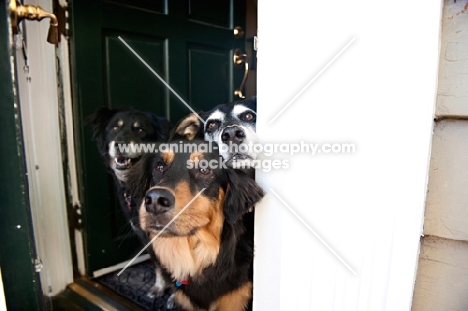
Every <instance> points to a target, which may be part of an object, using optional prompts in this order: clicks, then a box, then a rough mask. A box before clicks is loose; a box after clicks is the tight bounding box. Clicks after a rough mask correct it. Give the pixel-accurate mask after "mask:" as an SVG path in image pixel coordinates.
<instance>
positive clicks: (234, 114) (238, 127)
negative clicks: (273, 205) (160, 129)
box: [172, 97, 258, 169]
mask: <svg viewBox="0 0 468 311" xmlns="http://www.w3.org/2000/svg"><path fill="white" fill-rule="evenodd" d="M256 111H257V98H256V97H252V98H250V99H246V100H240V101H234V102H231V103H226V104H221V105H218V106H216V107H214V108H213V109H211V110H209V111H206V112H200V113H198V114H194V113H192V114H190V115H188V116H186V117H185V118H183V119H181V120H180V121H179V122H178V123H177V124H176V126H175V127H174V133H173V134H172V136H174V137H177V135H178V136H179V137H183V138H185V139H187V140H192V139H194V138H198V139H203V140H205V141H208V142H216V143H217V144H218V146H219V153H220V155H221V156H222V157H223V159H224V160H225V161H226V165H227V166H229V167H233V168H247V169H248V168H250V167H251V161H252V160H255V159H256V158H257V154H256V153H255V152H254V151H253V149H254V148H252V145H253V144H255V143H257V142H258V137H257V134H256V120H257V113H256Z"/></svg>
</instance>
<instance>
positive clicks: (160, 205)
mask: <svg viewBox="0 0 468 311" xmlns="http://www.w3.org/2000/svg"><path fill="white" fill-rule="evenodd" d="M174 205H175V197H174V195H173V194H172V193H171V192H170V191H169V190H167V189H164V188H154V189H151V190H149V191H148V192H147V193H146V197H145V209H146V211H147V212H148V213H151V214H154V215H158V214H161V213H165V212H168V211H170V210H171V209H173V208H174Z"/></svg>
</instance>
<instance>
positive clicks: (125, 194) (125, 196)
mask: <svg viewBox="0 0 468 311" xmlns="http://www.w3.org/2000/svg"><path fill="white" fill-rule="evenodd" d="M124 199H125V203H127V208H128V209H132V197H131V196H130V195H128V194H127V192H124Z"/></svg>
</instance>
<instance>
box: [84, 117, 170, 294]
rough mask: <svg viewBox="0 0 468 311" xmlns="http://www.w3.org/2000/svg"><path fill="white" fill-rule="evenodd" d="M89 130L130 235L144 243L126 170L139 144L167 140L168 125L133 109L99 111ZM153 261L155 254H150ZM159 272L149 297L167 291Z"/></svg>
mask: <svg viewBox="0 0 468 311" xmlns="http://www.w3.org/2000/svg"><path fill="white" fill-rule="evenodd" d="M85 124H86V125H89V126H90V127H91V128H92V134H93V139H94V140H95V141H96V143H97V146H98V150H99V152H100V154H101V157H102V158H103V160H104V163H105V165H106V167H107V169H108V172H109V174H110V175H111V176H112V177H113V179H114V183H115V187H116V192H117V197H118V199H119V203H120V205H121V207H122V211H123V213H124V215H125V217H126V219H127V221H128V222H129V223H130V225H131V227H132V229H133V231H134V232H135V233H136V235H137V236H138V237H139V239H140V240H141V241H142V243H143V245H145V244H146V243H147V236H146V233H145V232H143V231H142V230H141V228H140V225H139V223H138V209H137V206H136V205H135V202H134V201H133V200H132V199H131V196H130V195H129V194H128V191H127V190H126V189H127V188H126V186H125V179H126V174H127V173H128V170H129V169H130V168H131V167H132V166H134V165H135V164H136V163H137V162H138V161H139V160H140V157H141V153H140V152H137V151H136V149H135V148H134V147H135V146H136V145H137V144H141V143H154V142H165V141H167V140H168V139H169V133H170V130H171V128H172V125H171V123H170V122H169V121H168V120H167V119H165V118H163V117H160V116H158V115H156V114H154V113H151V112H145V111H139V110H135V109H109V108H100V109H98V110H97V111H96V112H95V113H93V114H92V115H89V116H88V117H87V118H86V119H85ZM149 254H150V256H152V257H153V259H155V258H154V254H152V253H151V252H149ZM165 283H166V282H164V280H163V278H162V276H161V272H160V270H159V269H158V268H156V284H155V286H154V288H153V289H152V290H151V292H150V293H148V294H149V295H157V296H160V295H162V294H163V293H164V290H165V288H166V284H165Z"/></svg>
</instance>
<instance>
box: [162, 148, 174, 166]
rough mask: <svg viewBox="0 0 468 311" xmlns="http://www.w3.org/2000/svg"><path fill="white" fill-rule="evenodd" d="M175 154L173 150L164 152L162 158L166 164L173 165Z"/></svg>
mask: <svg viewBox="0 0 468 311" xmlns="http://www.w3.org/2000/svg"><path fill="white" fill-rule="evenodd" d="M174 157H175V153H174V151H172V150H168V151H164V152H162V153H161V158H162V159H163V160H164V162H165V163H166V164H168V165H169V164H171V163H172V161H174Z"/></svg>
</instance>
